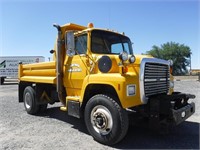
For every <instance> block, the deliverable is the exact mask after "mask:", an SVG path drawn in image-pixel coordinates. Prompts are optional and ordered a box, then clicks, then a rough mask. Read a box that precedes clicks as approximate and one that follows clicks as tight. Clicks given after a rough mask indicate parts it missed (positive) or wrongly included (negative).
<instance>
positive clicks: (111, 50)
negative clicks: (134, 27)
mask: <svg viewBox="0 0 200 150" xmlns="http://www.w3.org/2000/svg"><path fill="white" fill-rule="evenodd" d="M91 41H92V45H91V49H92V52H93V53H97V54H120V53H121V52H122V51H126V52H127V53H128V54H132V53H133V51H132V46H131V42H130V39H129V38H128V37H126V36H123V35H120V34H117V33H113V32H107V31H101V30H93V31H92V40H91Z"/></svg>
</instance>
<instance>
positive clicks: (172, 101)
mask: <svg viewBox="0 0 200 150" xmlns="http://www.w3.org/2000/svg"><path fill="white" fill-rule="evenodd" d="M190 98H191V99H193V98H195V95H191V94H185V93H179V92H176V93H172V95H164V94H160V95H154V96H152V97H151V98H150V99H149V102H148V104H149V105H148V106H149V118H150V122H151V124H153V125H155V124H157V123H158V122H165V123H167V124H171V125H178V124H180V123H181V122H183V121H185V120H186V119H187V118H189V117H190V116H191V115H192V114H194V112H195V103H193V102H192V103H188V100H189V99H190Z"/></svg>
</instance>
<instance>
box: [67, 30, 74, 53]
mask: <svg viewBox="0 0 200 150" xmlns="http://www.w3.org/2000/svg"><path fill="white" fill-rule="evenodd" d="M74 43H75V42H74V32H73V31H67V32H66V33H65V49H66V53H67V55H68V56H70V57H72V56H74V55H75V44H74Z"/></svg>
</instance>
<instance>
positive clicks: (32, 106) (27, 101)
mask: <svg viewBox="0 0 200 150" xmlns="http://www.w3.org/2000/svg"><path fill="white" fill-rule="evenodd" d="M23 101H24V107H25V110H26V112H27V113H28V114H31V115H35V114H37V113H38V111H39V105H37V103H36V99H35V91H34V89H33V88H32V87H31V86H28V87H26V88H25V90H24V95H23Z"/></svg>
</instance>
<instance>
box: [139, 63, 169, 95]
mask: <svg viewBox="0 0 200 150" xmlns="http://www.w3.org/2000/svg"><path fill="white" fill-rule="evenodd" d="M169 80H170V73H169V67H168V65H166V64H161V63H154V62H146V63H145V67H144V80H143V82H144V94H145V97H149V96H151V95H155V94H161V93H168V91H169Z"/></svg>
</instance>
